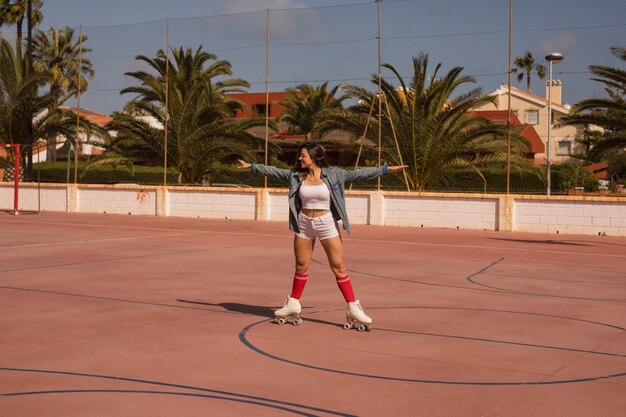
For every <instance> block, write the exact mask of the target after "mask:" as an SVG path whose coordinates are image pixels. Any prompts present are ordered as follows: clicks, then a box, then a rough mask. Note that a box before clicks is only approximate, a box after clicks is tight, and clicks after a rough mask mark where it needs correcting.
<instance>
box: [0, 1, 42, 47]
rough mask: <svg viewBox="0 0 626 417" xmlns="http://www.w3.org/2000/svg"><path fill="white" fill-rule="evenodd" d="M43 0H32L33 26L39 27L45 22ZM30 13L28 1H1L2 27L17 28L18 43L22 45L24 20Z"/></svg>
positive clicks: (0, 19)
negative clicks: (38, 25) (14, 26)
mask: <svg viewBox="0 0 626 417" xmlns="http://www.w3.org/2000/svg"><path fill="white" fill-rule="evenodd" d="M41 6H43V1H42V0H31V7H32V24H33V26H34V25H37V24H39V23H41V22H42V21H43V13H41V10H40V9H41ZM27 12H28V0H14V1H13V2H12V1H11V0H0V26H2V25H3V24H4V25H6V24H9V25H16V26H17V42H18V43H19V44H20V45H22V40H23V35H22V33H23V30H22V29H23V28H22V25H23V23H24V19H25V18H26V14H27Z"/></svg>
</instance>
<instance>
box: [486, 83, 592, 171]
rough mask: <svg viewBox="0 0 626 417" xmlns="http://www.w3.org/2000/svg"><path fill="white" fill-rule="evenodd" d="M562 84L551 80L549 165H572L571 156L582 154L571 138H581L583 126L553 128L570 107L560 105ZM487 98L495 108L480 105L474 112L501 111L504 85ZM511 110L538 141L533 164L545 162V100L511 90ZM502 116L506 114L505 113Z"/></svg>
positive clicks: (504, 102)
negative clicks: (537, 150)
mask: <svg viewBox="0 0 626 417" xmlns="http://www.w3.org/2000/svg"><path fill="white" fill-rule="evenodd" d="M548 84H549V81H548V82H546V97H547V96H548V88H549V85H548ZM561 92H562V83H561V81H560V80H553V81H552V93H551V98H552V121H551V122H550V123H551V125H550V126H551V133H550V148H551V149H550V159H551V160H552V162H553V163H562V162H573V161H574V158H572V155H573V154H575V153H580V152H581V151H582V145H580V144H578V143H577V142H576V141H575V139H576V138H580V137H583V127H581V126H565V127H556V123H558V122H559V120H560V119H561V118H562V117H563V116H566V115H568V114H569V113H570V111H571V106H570V105H568V104H563V103H562V102H561ZM489 95H491V96H493V97H495V98H496V105H495V106H494V105H493V104H491V103H487V104H484V105H482V106H479V107H477V108H475V109H474V110H496V109H498V110H503V109H507V107H508V86H506V85H501V86H500V87H499V88H498V89H497V90H495V91H493V92H491V93H490V94H489ZM511 111H512V112H513V113H514V114H515V116H516V117H517V119H518V120H519V121H520V122H521V123H522V124H524V125H531V126H532V127H533V128H534V129H535V131H536V132H537V134H538V135H539V138H540V139H541V142H542V143H543V145H544V151H543V152H538V153H537V154H536V155H535V162H536V163H543V164H545V163H546V158H547V155H546V151H545V149H546V148H545V147H546V146H547V141H548V120H547V119H548V100H547V99H546V98H545V97H540V96H537V95H535V94H532V93H529V92H527V91H524V90H520V89H519V88H515V87H511ZM505 114H506V112H505Z"/></svg>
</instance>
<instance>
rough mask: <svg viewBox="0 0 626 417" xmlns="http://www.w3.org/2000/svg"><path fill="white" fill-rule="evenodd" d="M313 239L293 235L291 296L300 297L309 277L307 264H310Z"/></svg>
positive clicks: (313, 244) (313, 245)
mask: <svg viewBox="0 0 626 417" xmlns="http://www.w3.org/2000/svg"><path fill="white" fill-rule="evenodd" d="M314 247H315V240H311V239H307V238H303V237H300V236H297V235H296V236H294V239H293V252H294V254H295V258H296V272H295V274H294V277H293V285H292V288H291V298H296V299H300V297H302V292H303V291H304V287H305V285H306V283H307V279H308V277H309V273H308V271H309V265H310V264H311V256H312V255H313V248H314Z"/></svg>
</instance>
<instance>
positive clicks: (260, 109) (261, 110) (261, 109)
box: [254, 104, 272, 116]
mask: <svg viewBox="0 0 626 417" xmlns="http://www.w3.org/2000/svg"><path fill="white" fill-rule="evenodd" d="M265 109H266V108H265V104H255V105H254V114H256V115H259V116H265ZM269 110H270V112H271V111H272V105H271V104H270V106H269ZM270 114H271V113H270Z"/></svg>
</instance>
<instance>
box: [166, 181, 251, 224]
mask: <svg viewBox="0 0 626 417" xmlns="http://www.w3.org/2000/svg"><path fill="white" fill-rule="evenodd" d="M167 194H168V196H167V213H168V215H169V216H176V217H200V218H207V219H238V220H254V219H255V202H256V195H255V193H253V192H248V193H242V192H232V191H231V192H228V191H211V190H210V189H209V188H204V189H203V190H198V189H196V188H193V187H181V188H180V189H179V188H174V189H170V190H169V191H168V193H167Z"/></svg>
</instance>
